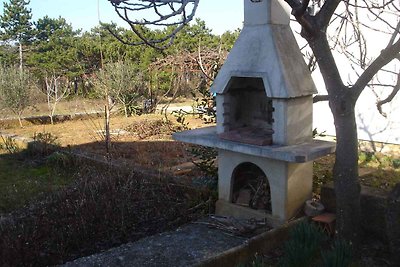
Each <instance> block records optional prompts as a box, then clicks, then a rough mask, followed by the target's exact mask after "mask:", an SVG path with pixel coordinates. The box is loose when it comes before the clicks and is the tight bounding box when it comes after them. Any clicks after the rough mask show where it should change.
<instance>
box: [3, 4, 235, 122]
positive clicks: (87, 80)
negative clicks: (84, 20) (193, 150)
mask: <svg viewBox="0 0 400 267" xmlns="http://www.w3.org/2000/svg"><path fill="white" fill-rule="evenodd" d="M0 26H1V29H0V40H1V43H0V65H1V68H2V71H1V72H0V73H1V74H2V78H1V80H2V82H1V83H0V84H1V85H2V86H1V89H0V90H1V91H0V100H1V101H0V103H1V107H2V108H4V107H5V108H9V109H11V110H12V111H13V112H14V113H15V115H17V116H18V117H19V118H20V117H21V116H22V112H23V109H24V108H25V107H26V106H27V105H28V104H29V103H31V102H32V100H33V99H37V98H38V97H37V95H40V94H38V92H42V93H43V94H42V95H43V97H42V99H43V100H44V99H47V102H48V104H49V114H50V116H51V117H52V115H53V114H54V111H55V106H56V103H57V102H58V101H59V100H60V99H61V98H62V97H65V96H67V95H82V96H84V97H88V96H90V97H101V96H104V95H108V96H110V97H112V98H113V100H115V101H117V102H119V103H120V104H121V105H122V106H123V109H124V112H125V115H127V116H128V115H130V114H131V113H132V112H133V111H134V107H135V106H137V105H138V103H140V102H139V101H140V100H143V99H152V100H154V102H156V101H158V100H159V99H160V98H161V97H163V96H164V97H176V96H182V95H183V96H189V95H191V93H192V92H194V91H195V90H197V89H198V87H199V86H200V85H201V84H202V85H204V80H205V79H207V74H206V73H205V72H204V70H205V69H207V68H210V66H212V65H216V64H217V63H216V62H215V61H218V58H219V57H218V55H226V53H225V52H226V51H229V49H230V48H231V47H232V46H233V43H234V41H235V40H236V38H237V36H238V33H239V32H238V31H235V32H225V33H224V34H222V35H221V36H219V35H214V34H212V32H211V29H209V28H207V26H206V24H205V22H204V21H201V20H196V21H195V22H194V23H193V24H192V25H189V26H188V27H185V28H184V29H183V30H182V31H181V32H180V33H179V34H178V35H177V36H176V39H175V42H174V44H173V45H172V46H170V47H169V48H168V49H165V50H163V51H160V50H157V49H153V48H151V47H148V46H131V45H126V44H124V43H121V42H120V41H119V40H117V39H116V38H115V37H114V36H113V34H118V36H120V37H122V38H124V39H126V40H130V41H136V40H138V37H137V36H136V35H135V34H134V33H133V32H132V31H130V30H127V29H125V28H122V27H118V26H117V25H116V24H101V25H99V26H97V27H94V28H92V29H91V30H90V31H85V32H83V31H81V30H76V29H73V27H72V26H71V24H69V23H68V22H67V21H66V20H65V19H64V18H62V17H58V18H50V17H48V16H45V17H43V18H40V19H38V20H37V21H33V20H32V13H31V10H30V9H29V1H25V0H9V1H8V2H5V3H4V12H3V14H2V15H1V16H0ZM173 30H174V26H170V27H167V28H165V29H164V30H152V29H150V28H146V27H143V28H142V31H143V32H144V34H145V35H146V36H148V37H149V38H150V37H152V38H155V39H157V38H160V37H161V36H163V35H165V34H166V33H167V32H169V31H173ZM111 33H113V34H111ZM202 55H203V56H205V58H206V59H205V60H203V61H204V62H203V61H202V60H201V59H200V60H199V57H201V56H202ZM209 55H215V58H210V57H209ZM213 61H214V62H213ZM199 62H201V64H202V65H203V66H201V64H199ZM170 63H171V64H170ZM172 63H173V64H172ZM18 68H19V73H21V75H19V74H18V73H17V74H16V75H15V77H14V76H12V77H13V78H10V77H11V76H10V75H8V77H9V78H7V79H6V78H5V77H4V75H5V73H9V72H12V70H13V69H18ZM22 73H24V75H22ZM27 75H29V78H26V77H28V76H27ZM21 79H22V80H21ZM11 83H12V84H13V85H12V86H11V85H10V84H11ZM15 86H17V87H19V88H20V89H19V90H7V88H11V87H15ZM24 87H26V90H24V89H23V88H24ZM21 91H24V93H23V94H22V93H21ZM13 92H15V94H14V95H13V96H12V97H11V96H10V94H11V95H12V94H13ZM17 93H18V95H16V94H17ZM18 102H21V103H18Z"/></svg>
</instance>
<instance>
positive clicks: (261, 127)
mask: <svg viewBox="0 0 400 267" xmlns="http://www.w3.org/2000/svg"><path fill="white" fill-rule="evenodd" d="M224 98H225V99H224V101H223V105H224V114H223V120H224V122H223V125H224V129H225V131H224V133H222V134H220V137H221V138H223V139H228V140H232V141H236V142H242V143H247V144H254V145H271V144H272V134H273V130H272V124H273V122H274V119H273V111H274V108H273V106H272V99H271V98H269V97H268V96H267V94H266V92H265V86H264V82H263V80H262V78H251V77H232V78H231V79H230V81H229V83H228V85H227V90H226V91H225V93H224Z"/></svg>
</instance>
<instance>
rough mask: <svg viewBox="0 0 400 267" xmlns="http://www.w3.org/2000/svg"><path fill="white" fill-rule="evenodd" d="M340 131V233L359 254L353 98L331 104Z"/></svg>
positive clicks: (336, 167) (336, 177)
mask: <svg viewBox="0 0 400 267" xmlns="http://www.w3.org/2000/svg"><path fill="white" fill-rule="evenodd" d="M330 105H331V109H332V113H333V116H334V120H335V127H336V142H337V144H336V159H335V165H334V168H333V177H334V182H335V193H336V207H337V208H336V213H337V223H336V227H337V231H338V235H339V237H341V238H344V239H345V240H347V241H350V242H351V244H352V245H353V247H354V248H355V251H354V252H355V253H358V251H357V248H358V246H359V242H360V233H361V230H360V223H361V219H360V216H361V206H360V191H361V187H360V183H359V179H358V138H357V125H356V119H355V112H354V105H355V103H353V101H352V100H351V98H350V97H342V98H339V97H338V98H334V100H332V101H331V102H330Z"/></svg>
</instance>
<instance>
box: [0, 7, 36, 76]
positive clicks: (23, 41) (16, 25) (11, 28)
mask: <svg viewBox="0 0 400 267" xmlns="http://www.w3.org/2000/svg"><path fill="white" fill-rule="evenodd" d="M29 2H30V1H29V0H27V1H25V0H10V1H9V3H4V12H3V15H1V16H0V27H1V31H0V39H1V40H2V41H5V42H13V43H15V44H17V45H18V47H19V67H20V69H22V65H23V57H22V51H23V46H24V45H27V44H29V43H30V42H31V40H32V37H33V29H32V22H31V19H32V13H31V9H28V7H27V6H28V5H29Z"/></svg>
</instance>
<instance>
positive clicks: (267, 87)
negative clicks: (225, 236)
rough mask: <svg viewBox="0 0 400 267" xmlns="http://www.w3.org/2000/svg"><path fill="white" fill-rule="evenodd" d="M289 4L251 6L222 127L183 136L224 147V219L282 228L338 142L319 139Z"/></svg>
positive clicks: (220, 103)
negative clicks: (320, 163) (251, 220)
mask: <svg viewBox="0 0 400 267" xmlns="http://www.w3.org/2000/svg"><path fill="white" fill-rule="evenodd" d="M289 14H290V13H289V10H287V9H286V3H285V2H284V1H283V0H256V1H255V0H244V27H243V29H242V31H241V33H240V36H239V38H238V40H237V41H236V43H235V45H234V47H233V48H232V50H231V52H230V53H229V55H228V58H227V60H226V61H225V64H224V65H223V67H222V68H221V70H220V72H219V73H218V75H217V77H216V79H215V81H214V83H213V85H212V87H211V92H212V93H214V94H215V95H216V102H217V126H216V127H207V128H201V129H196V130H191V131H185V132H181V133H177V134H175V135H174V138H175V139H176V140H179V141H183V142H189V143H193V144H199V145H204V146H209V147H215V148H217V149H218V193H219V200H218V202H217V206H216V213H217V214H219V215H229V216H236V217H239V218H253V217H254V218H267V221H268V222H269V223H270V224H271V225H279V224H281V223H283V222H285V221H287V220H288V219H290V218H291V217H293V216H294V215H296V214H297V212H298V211H299V210H300V209H301V208H302V206H303V204H304V202H305V201H306V200H307V199H310V198H311V194H312V177H313V174H312V165H313V160H314V159H316V158H318V157H321V156H324V155H326V154H328V153H332V152H333V151H334V147H335V146H334V144H332V143H329V142H324V141H317V140H313V138H312V103H313V94H315V93H316V89H315V86H314V83H313V81H312V78H311V75H310V72H309V71H308V69H307V66H306V65H305V62H304V60H303V57H302V55H301V52H300V50H299V47H298V45H297V43H296V41H295V38H294V36H293V34H292V31H291V29H290V27H289Z"/></svg>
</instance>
